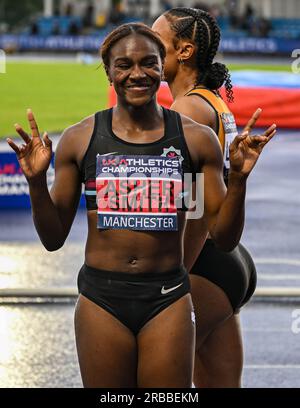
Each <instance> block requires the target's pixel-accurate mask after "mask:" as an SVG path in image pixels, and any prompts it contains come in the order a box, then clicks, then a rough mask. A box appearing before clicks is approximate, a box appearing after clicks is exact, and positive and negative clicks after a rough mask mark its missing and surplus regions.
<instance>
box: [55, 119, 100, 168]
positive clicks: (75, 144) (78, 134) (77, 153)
mask: <svg viewBox="0 0 300 408" xmlns="http://www.w3.org/2000/svg"><path fill="white" fill-rule="evenodd" d="M94 126H95V114H93V115H90V116H87V117H85V118H84V119H82V120H81V121H79V122H77V123H75V124H74V125H71V126H69V127H67V128H66V129H65V130H64V131H63V133H62V135H61V137H60V139H59V143H58V145H57V148H56V156H58V155H59V157H63V158H65V159H67V158H68V159H69V160H75V161H78V160H80V157H81V156H82V155H83V152H84V151H85V150H86V149H87V146H88V144H89V141H90V139H91V136H92V134H93V131H94Z"/></svg>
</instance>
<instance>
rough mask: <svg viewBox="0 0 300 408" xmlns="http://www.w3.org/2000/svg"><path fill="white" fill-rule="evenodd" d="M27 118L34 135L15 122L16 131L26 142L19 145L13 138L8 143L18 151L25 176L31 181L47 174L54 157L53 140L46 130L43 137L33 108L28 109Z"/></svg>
mask: <svg viewBox="0 0 300 408" xmlns="http://www.w3.org/2000/svg"><path fill="white" fill-rule="evenodd" d="M27 118H28V121H29V125H30V129H31V134H32V137H30V136H29V135H28V134H27V133H26V132H25V131H24V130H23V129H22V127H21V126H20V125H19V124H15V128H16V131H17V132H18V134H19V135H20V136H21V137H22V139H23V140H24V142H25V144H22V145H21V146H17V145H16V144H15V143H14V142H13V141H12V139H7V143H8V144H9V145H10V147H11V148H12V149H13V150H14V151H15V152H16V155H17V158H18V161H19V164H20V167H21V169H22V171H23V173H24V176H25V177H26V179H27V181H28V182H30V181H33V180H36V179H39V178H40V177H41V176H45V175H46V172H47V170H48V167H49V164H50V161H51V157H52V142H51V140H50V139H49V137H48V134H47V133H46V132H45V133H44V135H43V138H41V137H40V134H39V130H38V126H37V123H36V121H35V119H34V116H33V113H32V111H31V109H28V110H27ZM42 139H43V141H44V143H43V141H42Z"/></svg>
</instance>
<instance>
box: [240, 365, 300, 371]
mask: <svg viewBox="0 0 300 408" xmlns="http://www.w3.org/2000/svg"><path fill="white" fill-rule="evenodd" d="M244 368H248V369H249V368H251V369H253V368H255V369H257V368H260V369H266V370H269V369H271V368H272V369H274V368H275V369H280V370H281V369H283V368H287V369H293V370H294V369H295V370H299V369H300V364H246V365H245V366H244Z"/></svg>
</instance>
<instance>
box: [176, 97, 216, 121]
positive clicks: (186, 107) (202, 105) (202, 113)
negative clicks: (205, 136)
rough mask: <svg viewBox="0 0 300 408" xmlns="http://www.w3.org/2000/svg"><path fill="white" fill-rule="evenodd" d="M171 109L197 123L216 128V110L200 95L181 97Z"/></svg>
mask: <svg viewBox="0 0 300 408" xmlns="http://www.w3.org/2000/svg"><path fill="white" fill-rule="evenodd" d="M170 109H172V110H175V111H176V112H178V113H182V114H183V115H186V116H188V117H190V118H192V119H193V120H194V121H195V122H197V123H201V124H203V125H207V126H210V127H212V128H214V127H215V122H216V113H215V111H214V109H213V108H212V107H211V106H210V105H209V104H208V103H207V102H206V101H205V100H204V99H203V98H199V96H198V95H189V96H188V95H184V96H179V97H177V98H176V99H175V100H174V102H173V104H172V105H171V108H170Z"/></svg>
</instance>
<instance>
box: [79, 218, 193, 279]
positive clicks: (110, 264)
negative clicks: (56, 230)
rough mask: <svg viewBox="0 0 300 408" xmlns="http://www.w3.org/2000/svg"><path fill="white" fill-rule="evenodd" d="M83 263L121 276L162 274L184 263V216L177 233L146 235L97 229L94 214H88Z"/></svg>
mask: <svg viewBox="0 0 300 408" xmlns="http://www.w3.org/2000/svg"><path fill="white" fill-rule="evenodd" d="M87 219H88V237H87V243H86V248H85V262H86V264H87V265H89V266H92V267H94V268H98V269H104V270H109V271H116V272H124V273H147V272H151V273H163V272H167V271H169V270H171V269H174V268H177V267H179V266H180V265H181V264H182V263H183V250H182V235H183V231H184V225H185V215H184V213H178V231H174V232H162V231H158V232H148V231H129V230H99V229H97V211H96V210H92V211H88V212H87Z"/></svg>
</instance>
